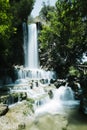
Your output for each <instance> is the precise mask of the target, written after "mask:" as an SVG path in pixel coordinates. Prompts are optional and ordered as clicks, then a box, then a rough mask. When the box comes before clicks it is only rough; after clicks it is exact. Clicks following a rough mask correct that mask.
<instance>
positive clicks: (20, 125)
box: [18, 123, 26, 130]
mask: <svg viewBox="0 0 87 130" xmlns="http://www.w3.org/2000/svg"><path fill="white" fill-rule="evenodd" d="M25 128H26V125H25V123H21V124H19V125H18V130H25Z"/></svg>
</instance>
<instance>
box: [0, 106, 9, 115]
mask: <svg viewBox="0 0 87 130" xmlns="http://www.w3.org/2000/svg"><path fill="white" fill-rule="evenodd" d="M7 112H8V105H5V104H0V116H3V115H5V114H6V113H7Z"/></svg>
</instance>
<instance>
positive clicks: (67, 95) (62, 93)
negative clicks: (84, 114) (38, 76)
mask: <svg viewBox="0 0 87 130" xmlns="http://www.w3.org/2000/svg"><path fill="white" fill-rule="evenodd" d="M45 101H46V100H45ZM78 105H79V101H78V100H75V99H74V92H73V90H72V89H71V88H70V87H68V86H60V87H59V88H58V89H54V90H53V98H52V99H50V100H49V101H47V102H45V104H42V105H40V106H39V107H37V108H36V110H35V114H36V116H37V115H43V114H46V113H50V114H57V113H59V114H64V113H65V107H67V108H73V107H77V106H78Z"/></svg>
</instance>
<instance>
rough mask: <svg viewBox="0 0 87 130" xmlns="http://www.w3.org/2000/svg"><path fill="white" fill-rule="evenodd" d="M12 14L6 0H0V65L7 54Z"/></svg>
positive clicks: (11, 28)
mask: <svg viewBox="0 0 87 130" xmlns="http://www.w3.org/2000/svg"><path fill="white" fill-rule="evenodd" d="M12 19H13V16H12V14H11V12H10V4H9V1H8V0H0V61H1V63H0V66H4V65H5V64H6V62H7V58H8V56H9V49H10V44H9V43H10V42H9V38H10V35H11V32H12V30H13V29H14V28H13V27H12Z"/></svg>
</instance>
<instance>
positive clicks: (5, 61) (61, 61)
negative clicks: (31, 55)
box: [0, 0, 87, 78]
mask: <svg viewBox="0 0 87 130" xmlns="http://www.w3.org/2000/svg"><path fill="white" fill-rule="evenodd" d="M34 2H35V0H0V61H1V63H0V68H7V67H11V66H12V65H14V64H18V65H20V64H23V62H24V59H23V45H22V44H23V32H22V24H23V22H27V18H28V16H29V19H30V21H28V22H29V23H30V22H31V21H32V19H33V18H32V16H30V13H31V11H32V9H33V5H34ZM86 5H87V0H80V1H79V0H70V1H69V0H62V1H61V0H57V2H56V5H55V7H53V6H50V5H49V4H48V5H46V4H45V3H44V2H43V7H42V9H41V11H40V14H39V17H40V19H41V21H44V23H45V24H43V25H42V30H41V33H40V36H39V41H40V43H41V44H40V46H39V47H40V49H39V50H40V64H41V65H42V66H43V67H44V68H48V69H53V70H55V71H56V72H57V73H58V76H59V77H61V78H65V77H66V75H76V76H78V77H79V76H80V74H79V71H78V70H77V67H78V65H79V64H80V63H81V59H82V55H83V54H84V53H87V8H86ZM85 64H86V63H85Z"/></svg>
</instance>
